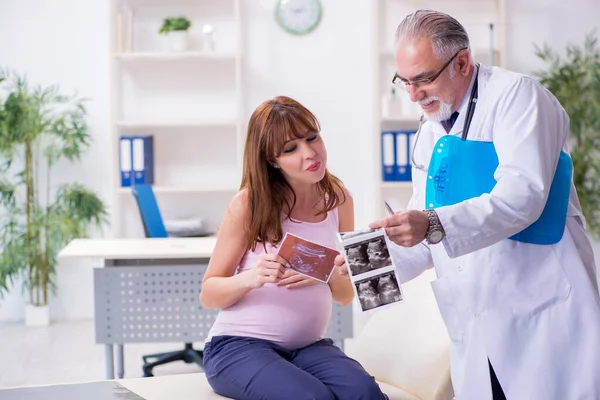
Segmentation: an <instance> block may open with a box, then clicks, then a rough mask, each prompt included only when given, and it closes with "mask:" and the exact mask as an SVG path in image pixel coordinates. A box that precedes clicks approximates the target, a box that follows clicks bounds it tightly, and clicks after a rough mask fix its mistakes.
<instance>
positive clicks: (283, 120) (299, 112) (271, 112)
mask: <svg viewBox="0 0 600 400" xmlns="http://www.w3.org/2000/svg"><path fill="white" fill-rule="evenodd" d="M320 131H321V127H320V124H319V121H318V120H317V118H316V117H315V116H314V115H313V114H312V113H311V112H310V111H309V110H308V109H307V108H306V107H304V106H303V105H302V104H300V103H298V102H297V101H295V100H293V99H291V98H289V97H285V96H278V97H275V98H274V99H272V100H268V101H265V102H264V103H262V104H261V105H260V106H258V108H257V109H256V110H255V111H254V113H252V116H251V117H250V122H249V124H248V133H247V136H246V146H245V149H244V167H243V175H242V184H241V186H240V190H241V189H246V190H247V192H248V199H249V204H250V219H249V221H248V225H247V227H246V232H247V238H248V248H250V249H252V250H254V249H255V248H256V244H257V243H259V242H262V243H263V244H265V245H266V243H271V244H272V245H275V244H277V243H279V242H280V241H281V239H283V231H282V228H281V224H282V221H283V220H284V219H286V218H290V215H291V213H292V210H293V208H294V206H295V204H296V194H295V193H294V191H293V189H292V187H291V186H290V185H289V183H288V182H287V180H286V179H285V177H284V176H283V175H282V173H281V171H280V170H279V169H277V168H275V167H274V166H273V165H274V164H275V162H276V157H279V156H280V155H281V153H282V152H283V148H284V145H285V143H286V141H288V140H293V139H303V138H305V137H307V136H309V135H311V134H314V133H317V132H320ZM342 187H343V185H342V182H341V181H340V180H339V179H338V178H337V177H335V176H334V175H332V174H331V173H329V171H327V170H326V171H325V176H324V177H323V179H322V180H321V181H320V182H318V183H317V192H318V193H319V194H320V196H321V198H322V199H323V200H324V201H323V202H322V204H323V208H322V209H321V210H320V211H319V212H318V213H317V214H325V213H327V212H328V211H331V210H333V209H334V208H336V207H338V206H339V205H340V204H342V203H344V201H346V196H345V195H344V191H343V189H342ZM290 193H291V196H289V194H290ZM340 195H341V196H342V198H340ZM290 197H291V199H292V200H291V203H290V201H289V198H290ZM284 210H287V211H286V212H287V214H286V215H285V216H283V213H284Z"/></svg>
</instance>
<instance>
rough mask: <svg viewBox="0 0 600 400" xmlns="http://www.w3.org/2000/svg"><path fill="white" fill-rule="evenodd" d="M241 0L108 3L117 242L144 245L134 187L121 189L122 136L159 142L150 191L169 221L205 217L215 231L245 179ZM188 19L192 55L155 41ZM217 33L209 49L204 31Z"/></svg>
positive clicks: (113, 216)
mask: <svg viewBox="0 0 600 400" xmlns="http://www.w3.org/2000/svg"><path fill="white" fill-rule="evenodd" d="M240 2H241V0H202V1H198V0H111V7H110V21H111V29H110V32H111V38H110V55H111V57H110V59H111V68H110V71H111V76H110V85H111V88H110V92H111V94H110V99H111V132H110V133H111V139H112V143H113V146H112V149H113V154H114V157H113V162H112V171H113V182H114V184H113V187H114V190H113V206H112V213H111V220H112V224H111V227H112V236H113V237H143V236H144V230H143V226H142V223H141V218H140V215H139V211H138V209H137V205H136V202H135V200H134V198H133V195H132V191H131V188H124V187H121V186H120V175H119V174H120V171H119V138H120V137H121V136H123V135H152V136H153V137H154V177H155V179H154V192H155V194H156V196H157V200H158V203H159V207H160V209H161V213H162V215H163V218H164V219H174V218H202V219H204V220H205V221H206V223H207V227H208V230H210V231H213V232H215V231H216V230H217V228H218V224H219V222H220V220H221V218H222V216H223V213H224V212H225V209H226V206H227V204H228V203H229V200H230V199H231V197H232V196H233V194H234V193H235V192H236V191H237V190H238V188H239V183H240V180H241V170H242V165H241V162H242V151H243V142H244V133H243V130H242V129H243V122H242V110H243V101H242V97H243V92H242V82H241V80H242V72H241V71H242V53H243V51H242V43H243V41H242V28H241V23H242V18H241V7H240ZM177 16H185V17H186V18H188V19H189V20H190V21H191V27H190V29H189V31H188V35H189V45H188V49H187V50H186V51H181V52H175V51H171V49H170V47H169V42H168V37H167V36H165V35H160V34H159V33H158V31H159V29H160V27H161V25H162V22H163V20H164V19H165V18H167V17H177ZM205 24H210V25H212V27H213V28H214V44H215V45H214V48H212V49H210V50H207V48H208V47H207V46H206V43H205V36H204V35H203V33H202V27H203V26H204V25H205Z"/></svg>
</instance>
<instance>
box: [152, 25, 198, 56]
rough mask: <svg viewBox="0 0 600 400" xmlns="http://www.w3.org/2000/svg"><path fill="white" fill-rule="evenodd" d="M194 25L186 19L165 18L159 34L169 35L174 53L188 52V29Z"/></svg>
mask: <svg viewBox="0 0 600 400" xmlns="http://www.w3.org/2000/svg"><path fill="white" fill-rule="evenodd" d="M191 25H192V23H191V22H190V20H189V19H187V18H185V17H169V18H165V20H164V21H163V24H162V26H161V28H160V30H159V31H158V33H159V34H162V35H167V37H168V38H169V42H170V44H171V50H172V51H186V50H187V49H188V42H189V38H188V29H189V28H190V26H191Z"/></svg>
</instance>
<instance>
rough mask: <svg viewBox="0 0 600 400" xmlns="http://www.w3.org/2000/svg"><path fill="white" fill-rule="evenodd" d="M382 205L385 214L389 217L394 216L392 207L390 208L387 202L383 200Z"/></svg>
mask: <svg viewBox="0 0 600 400" xmlns="http://www.w3.org/2000/svg"><path fill="white" fill-rule="evenodd" d="M383 203H384V204H385V208H386V209H387V212H388V213H389V214H390V215H394V214H395V212H394V209H393V208H392V207H390V205H389V204H388V202H387V201H385V200H384V201H383Z"/></svg>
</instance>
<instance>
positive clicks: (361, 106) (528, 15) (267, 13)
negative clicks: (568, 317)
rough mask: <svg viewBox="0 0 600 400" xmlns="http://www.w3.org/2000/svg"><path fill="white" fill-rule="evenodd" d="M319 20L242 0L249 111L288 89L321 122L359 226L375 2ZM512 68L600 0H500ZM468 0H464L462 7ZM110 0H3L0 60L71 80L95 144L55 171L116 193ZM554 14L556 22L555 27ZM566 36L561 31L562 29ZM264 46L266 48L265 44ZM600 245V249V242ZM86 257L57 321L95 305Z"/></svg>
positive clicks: (11, 307) (50, 78)
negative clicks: (291, 22)
mask: <svg viewBox="0 0 600 400" xmlns="http://www.w3.org/2000/svg"><path fill="white" fill-rule="evenodd" d="M322 1H323V4H324V16H323V21H322V23H321V25H320V26H319V28H318V29H317V30H316V31H315V32H313V33H312V34H310V35H308V36H306V37H301V38H299V37H294V36H291V35H289V34H286V33H284V32H283V31H282V30H281V29H279V28H278V27H277V26H276V24H275V22H274V19H273V9H272V7H273V5H274V4H275V2H276V0H260V1H247V0H243V1H242V3H243V13H244V19H245V27H244V40H245V42H244V47H245V59H244V78H245V80H246V82H247V83H246V86H245V91H246V93H247V96H246V100H245V112H246V116H249V115H250V113H251V112H252V111H253V110H254V108H255V107H256V106H257V105H258V104H259V103H260V102H262V101H264V100H266V99H268V98H271V97H273V96H276V95H280V94H285V95H288V96H291V97H294V98H296V99H297V100H299V101H300V102H302V103H303V104H305V105H306V106H307V107H308V108H309V109H311V110H312V111H313V112H314V113H315V114H316V115H317V116H318V117H319V118H320V120H321V122H322V125H323V135H324V138H325V142H326V144H327V147H328V151H329V166H330V168H331V170H332V171H333V172H334V173H335V174H337V175H338V176H339V177H340V178H341V179H342V180H343V181H344V182H345V184H346V185H347V186H348V187H349V189H350V191H351V192H352V193H353V195H354V199H355V204H356V222H357V226H358V227H360V226H364V225H365V224H366V223H367V222H369V220H370V219H372V218H373V212H372V210H373V209H374V206H375V205H374V204H373V200H372V199H371V197H370V196H369V193H370V192H372V191H373V190H374V187H375V186H374V182H373V176H375V171H374V168H375V165H374V163H373V161H372V157H373V156H374V154H375V153H374V152H375V151H376V149H374V148H373V140H372V139H371V136H370V135H371V134H372V132H371V128H372V119H371V118H372V115H371V112H372V110H371V100H372V90H371V85H372V77H371V76H372V73H373V60H372V59H371V45H372V43H371V34H372V29H373V27H372V22H371V21H372V18H371V17H372V15H371V4H370V2H369V1H365V0H344V1H339V0H322ZM507 2H508V5H509V12H508V15H507V17H508V21H509V28H510V29H509V36H508V53H509V54H508V60H509V66H510V67H512V68H514V69H516V70H519V71H522V72H530V71H532V70H534V69H536V68H539V67H540V66H541V65H540V64H539V63H538V62H537V60H536V59H535V57H534V56H533V42H537V43H540V44H541V43H542V42H544V41H546V42H548V43H550V44H553V45H556V46H557V47H558V48H562V47H563V46H564V44H565V42H566V41H567V40H574V41H581V39H582V38H583V36H584V34H585V33H586V32H589V31H591V30H592V29H593V28H594V27H596V26H598V23H597V22H596V20H595V18H594V16H597V15H600V2H598V1H597V0H573V2H572V3H570V4H569V6H568V7H567V6H566V5H563V2H562V1H560V0H507ZM463 4H464V3H463ZM108 6H109V1H107V0H87V1H78V0H54V1H52V2H50V1H45V0H0V65H1V66H10V67H11V68H14V69H17V70H19V71H21V72H26V73H27V75H28V77H29V79H30V80H31V81H32V82H39V83H42V84H50V83H57V84H59V85H60V86H61V88H63V89H65V90H66V91H69V90H71V89H74V88H76V89H77V90H78V91H79V92H80V93H81V94H82V95H83V96H85V97H89V98H91V99H92V101H90V102H89V104H88V109H89V124H90V133H91V134H92V135H93V137H94V139H95V144H94V146H93V147H92V148H91V149H90V151H89V153H88V155H87V157H85V159H84V161H83V162H82V164H81V167H80V168H62V169H61V171H62V172H61V173H62V176H63V178H64V179H79V180H81V181H85V182H87V183H88V185H89V186H90V187H92V188H94V189H95V190H97V191H98V192H99V193H100V194H101V195H102V196H103V198H104V199H105V201H107V202H110V201H111V191H110V188H111V187H112V185H111V182H110V179H112V177H111V176H110V173H109V171H108V170H107V168H105V165H106V164H107V163H106V161H105V160H106V159H107V158H108V157H111V156H112V155H111V154H110V141H109V125H108V118H109V104H108V101H109V88H108V82H109V81H108V71H109V54H108V22H109V19H108V18H109V16H108ZM556 21H560V23H557V22H556ZM565 32H568V34H567V33H565ZM267 44H268V45H267ZM599 250H600V249H599ZM91 268H92V263H91V262H88V263H81V262H77V263H73V262H70V263H62V264H61V265H60V266H59V268H58V276H57V282H58V287H59V291H58V298H56V299H53V300H52V302H51V312H52V316H53V318H55V319H63V318H85V317H91V316H92V313H93V303H92V291H93V288H92V278H91ZM19 288H20V286H18V285H17V289H16V290H13V292H12V293H11V294H10V295H9V296H8V297H7V298H5V299H4V300H3V301H2V302H0V321H7V320H19V319H22V317H23V302H22V300H21V296H20V290H19Z"/></svg>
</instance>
